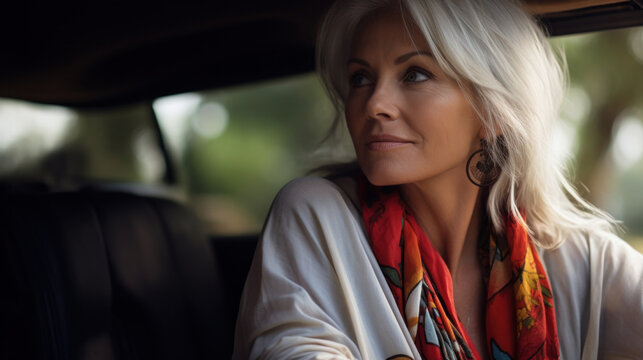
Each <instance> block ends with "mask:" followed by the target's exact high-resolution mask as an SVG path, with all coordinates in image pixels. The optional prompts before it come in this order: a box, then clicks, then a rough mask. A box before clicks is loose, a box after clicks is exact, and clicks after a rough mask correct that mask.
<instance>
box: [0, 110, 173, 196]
mask: <svg viewBox="0 0 643 360" xmlns="http://www.w3.org/2000/svg"><path fill="white" fill-rule="evenodd" d="M153 119H154V118H153V116H152V111H151V109H150V107H149V105H147V106H146V105H145V104H136V105H129V106H123V107H117V108H108V109H107V108H104V109H85V110H78V109H70V108H66V107H62V106H53V105H42V104H34V103H27V102H24V101H17V100H12V99H0V179H2V180H3V181H4V182H9V181H12V182H15V181H39V182H42V183H43V184H46V185H47V186H49V187H51V188H52V189H54V190H64V189H70V188H73V187H75V186H79V185H83V184H86V183H96V182H120V183H144V184H158V183H160V182H162V180H163V176H164V175H165V170H166V169H165V163H164V161H163V157H162V153H161V150H160V148H159V142H158V131H156V130H155V125H154V121H153Z"/></svg>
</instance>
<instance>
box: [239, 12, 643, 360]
mask: <svg viewBox="0 0 643 360" xmlns="http://www.w3.org/2000/svg"><path fill="white" fill-rule="evenodd" d="M318 65H319V72H320V74H321V77H322V79H323V81H324V84H325V86H326V87H327V89H328V92H329V94H330V97H331V99H332V100H333V101H334V102H335V104H336V105H337V107H338V109H340V111H341V112H342V113H343V114H344V116H345V120H346V124H347V126H348V130H349V132H350V135H351V138H352V141H353V144H354V147H355V152H356V154H357V162H358V164H359V169H356V170H355V171H352V172H351V171H349V172H346V173H344V174H343V175H342V176H334V177H332V179H331V180H328V179H322V178H313V177H309V178H304V179H299V180H296V181H293V182H291V183H290V184H288V185H287V186H286V187H285V188H284V189H283V190H282V191H281V192H280V194H279V195H278V196H277V199H276V200H275V202H274V204H273V208H272V210H271V213H270V216H269V218H268V220H267V223H266V226H265V228H264V232H263V235H262V239H261V242H260V244H259V247H258V249H257V253H256V255H255V259H254V263H253V266H252V268H251V270H250V275H249V277H248V281H247V283H246V289H245V292H244V296H243V299H242V303H241V310H240V314H239V319H238V324H237V333H236V345H235V357H236V358H239V359H241V358H244V359H245V358H253V359H254V358H266V359H290V358H297V359H309V358H314V359H331V358H332V359H409V358H411V359H439V358H445V359H461V358H462V359H469V358H471V359H479V358H481V359H527V358H529V359H531V358H536V359H555V358H559V357H561V356H562V357H563V358H566V359H567V358H569V359H573V358H582V359H595V358H598V357H600V358H610V357H619V358H640V357H641V356H643V341H641V340H640V339H641V338H643V325H641V320H643V259H642V257H641V255H640V254H638V253H636V252H635V251H634V250H632V249H631V248H630V247H628V246H627V245H626V244H625V243H623V242H622V241H621V240H620V239H618V238H617V237H616V236H615V235H613V234H612V223H613V222H612V220H611V219H610V218H609V217H608V216H606V215H604V214H603V213H602V212H601V211H599V210H597V209H595V208H594V207H592V206H591V205H590V204H588V203H586V202H584V201H583V200H582V199H581V198H580V197H579V196H578V195H577V193H576V192H575V191H574V189H573V188H572V187H571V186H570V185H569V183H568V182H567V180H566V179H565V177H564V176H563V173H562V170H561V165H560V164H558V163H556V162H554V161H553V160H552V159H554V158H555V157H554V156H553V154H552V153H551V151H550V149H551V146H550V141H551V139H550V133H551V127H552V124H553V122H554V120H555V119H556V113H557V110H558V105H559V100H560V99H561V96H562V75H561V73H562V72H561V70H560V68H559V66H558V64H557V62H556V60H555V58H554V56H553V54H552V52H551V50H550V48H549V46H548V44H547V42H546V40H545V38H544V35H543V34H542V33H541V31H540V30H539V28H538V27H537V25H536V24H535V23H534V21H533V20H532V19H531V18H530V17H529V15H527V14H526V13H525V11H524V10H523V9H522V8H521V7H520V5H519V4H517V3H514V2H512V1H502V0H496V1H488V0H485V1H475V0H471V1H450V0H416V1H413V0H393V1H387V0H382V1H373V0H371V1H359V0H347V1H338V2H337V3H336V4H334V6H333V7H332V8H331V9H330V11H329V13H328V15H327V17H326V19H325V22H324V23H323V26H322V29H321V33H320V37H319V46H318Z"/></svg>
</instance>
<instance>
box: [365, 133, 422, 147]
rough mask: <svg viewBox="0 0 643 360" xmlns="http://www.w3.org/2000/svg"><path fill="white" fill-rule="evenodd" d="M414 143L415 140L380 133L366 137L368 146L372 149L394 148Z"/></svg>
mask: <svg viewBox="0 0 643 360" xmlns="http://www.w3.org/2000/svg"><path fill="white" fill-rule="evenodd" d="M412 143H413V142H412V141H410V140H406V139H403V138H400V137H397V136H393V135H387V134H380V135H371V136H369V137H368V138H367V139H366V148H367V149H369V150H372V151H386V150H393V149H396V148H399V147H402V146H405V145H409V144H412Z"/></svg>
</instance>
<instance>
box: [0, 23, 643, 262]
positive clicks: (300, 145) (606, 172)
mask: <svg viewBox="0 0 643 360" xmlns="http://www.w3.org/2000/svg"><path fill="white" fill-rule="evenodd" d="M551 42H552V44H553V45H554V46H555V47H557V48H561V49H563V50H564V53H565V54H566V58H567V63H568V67H569V76H570V86H569V89H568V91H567V94H566V97H565V99H564V104H563V107H562V109H561V114H560V121H559V124H558V126H557V128H556V133H555V136H556V145H557V147H559V149H557V150H558V153H559V154H561V156H563V157H564V158H565V159H566V162H567V164H568V168H569V170H570V175H571V176H572V178H573V181H574V183H575V184H576V185H577V187H578V188H579V190H580V192H581V194H582V195H583V196H585V197H586V198H587V199H588V200H590V201H591V202H592V203H594V204H597V205H598V206H599V207H601V208H603V209H605V210H607V211H608V212H610V213H611V214H612V215H613V216H614V217H615V218H617V219H619V220H621V221H622V222H623V228H624V229H625V233H624V234H622V236H623V237H624V238H625V239H626V240H627V241H628V242H630V243H631V244H632V245H633V246H634V247H635V248H637V249H638V250H639V251H642V252H643V28H641V27H638V28H631V29H627V30H617V31H607V32H601V33H590V34H582V35H574V36H566V37H558V38H553V39H552V40H551ZM150 105H151V106H150ZM333 116H334V112H333V108H332V106H331V104H330V103H329V102H328V100H327V99H326V97H325V94H324V92H323V90H322V88H321V85H320V83H319V81H318V79H317V77H316V75H315V74H312V73H311V74H304V75H300V76H295V77H289V78H283V79H279V80H274V81H269V82H261V83H255V84H252V85H246V86H240V87H234V88H224V89H216V90H212V91H205V92H196V93H185V94H178V95H173V96H168V97H163V98H159V99H156V100H155V101H154V102H153V104H149V103H141V104H132V105H129V106H125V107H119V108H116V109H114V108H105V109H91V110H78V109H70V108H64V107H58V106H49V105H40V104H32V103H25V102H21V101H16V100H10V99H0V181H1V182H4V183H15V182H16V180H19V181H21V182H23V183H28V182H29V181H32V180H34V179H37V181H38V182H44V183H45V185H46V186H47V187H50V188H53V189H57V190H65V189H71V188H74V187H77V186H79V184H81V185H82V184H96V183H101V184H107V185H109V186H115V187H118V186H131V185H144V186H146V187H154V186H158V187H164V188H169V191H170V192H171V193H172V194H173V196H176V197H178V198H181V199H183V200H185V201H186V202H187V203H188V204H189V205H190V206H191V207H192V208H193V209H194V210H195V211H196V213H197V214H198V215H199V216H200V217H201V219H202V220H203V221H204V222H205V223H206V224H207V226H208V230H209V232H210V233H211V234H213V235H217V234H221V235H236V234H253V233H258V232H259V231H260V230H261V226H262V223H263V220H264V218H265V216H266V214H267V212H268V210H269V207H270V203H271V200H272V199H273V197H274V196H275V194H276V193H277V191H278V190H279V188H281V187H282V186H283V185H284V184H285V183H287V182H288V181H289V180H291V179H293V178H295V177H298V176H302V175H304V174H305V173H306V172H307V171H308V170H310V169H312V168H314V167H315V166H317V165H320V164H321V163H323V162H324V161H325V160H328V158H329V156H330V153H331V152H333V151H338V152H339V153H341V156H342V157H345V156H349V155H350V145H349V144H348V143H347V142H341V141H339V142H335V143H333V144H332V145H331V146H328V144H326V146H321V145H322V144H321V142H322V140H323V139H324V137H325V135H326V134H327V132H328V128H329V125H330V123H331V121H332V119H333ZM155 119H158V124H159V125H158V126H160V128H159V127H158V126H157V122H156V121H155ZM159 134H161V135H162V137H160V136H159ZM163 143H164V144H165V145H166V147H167V149H169V153H163V151H162V146H161V144H163ZM164 156H169V158H170V160H171V162H170V163H171V164H172V165H173V168H172V171H173V174H174V177H175V179H176V184H174V185H172V186H168V185H167V184H166V182H167V181H166V180H167V178H168V177H167V174H168V170H169V169H167V166H166V162H165V160H164Z"/></svg>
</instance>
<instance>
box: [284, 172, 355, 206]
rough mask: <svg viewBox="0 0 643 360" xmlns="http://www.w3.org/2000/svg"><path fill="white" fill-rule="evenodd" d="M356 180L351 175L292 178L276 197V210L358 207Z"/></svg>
mask: <svg viewBox="0 0 643 360" xmlns="http://www.w3.org/2000/svg"><path fill="white" fill-rule="evenodd" d="M355 184H356V182H355V180H353V179H352V178H349V177H341V178H333V179H332V180H331V179H327V178H323V177H318V176H305V177H301V178H297V179H294V180H291V181H290V182H289V183H287V184H286V185H284V187H283V188H281V190H280V191H279V193H278V194H277V196H276V197H275V201H274V203H273V206H272V212H275V211H292V210H295V211H301V210H313V211H323V210H330V209H337V208H338V207H340V208H356V207H357V204H356V196H357V191H356V185H355Z"/></svg>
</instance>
